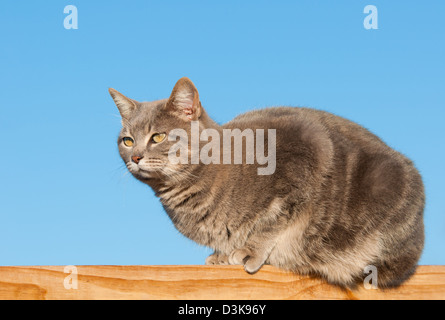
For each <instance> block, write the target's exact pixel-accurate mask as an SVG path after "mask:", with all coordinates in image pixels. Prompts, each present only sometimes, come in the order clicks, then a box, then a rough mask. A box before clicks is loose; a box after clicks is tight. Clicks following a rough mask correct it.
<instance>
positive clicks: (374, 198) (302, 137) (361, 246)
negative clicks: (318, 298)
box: [109, 78, 425, 288]
mask: <svg viewBox="0 0 445 320" xmlns="http://www.w3.org/2000/svg"><path fill="white" fill-rule="evenodd" d="M109 92H110V94H111V96H112V98H113V100H114V102H115V104H116V105H117V107H118V109H119V112H120V114H121V117H122V130H121V132H120V135H119V137H118V140H117V143H118V147H119V153H120V156H121V157H122V159H123V161H124V162H125V164H126V166H127V168H128V170H129V171H130V172H131V173H132V175H133V176H134V177H135V178H137V179H138V180H140V181H142V182H143V183H145V184H147V185H149V186H150V187H151V188H152V189H153V190H154V192H155V195H156V196H157V197H159V199H160V201H161V203H162V205H163V207H164V209H165V211H166V212H167V214H168V215H169V217H170V218H171V220H172V222H173V224H174V226H175V227H176V228H177V229H178V230H179V231H180V232H181V233H182V234H183V235H185V236H186V237H188V238H190V239H192V240H193V241H195V242H197V243H199V244H201V245H204V246H208V247H210V248H212V249H213V250H214V253H213V254H211V255H210V256H209V257H208V258H207V259H206V261H205V263H206V264H208V265H213V264H222V265H224V264H240V265H243V267H244V269H245V271H246V272H248V273H255V272H257V271H258V270H259V269H260V268H261V267H262V266H263V265H264V264H270V265H273V266H276V267H278V268H281V269H284V270H287V271H292V272H295V273H298V274H302V275H310V276H321V277H322V278H324V279H325V280H327V281H328V282H329V283H332V284H334V285H339V286H341V287H345V288H354V287H356V286H357V284H358V283H360V282H361V281H363V278H364V277H365V276H366V274H364V269H365V268H366V267H367V266H374V267H375V268H376V270H377V272H378V273H377V276H378V277H377V279H378V287H380V288H389V287H397V286H399V285H400V284H402V283H403V282H404V281H405V280H407V279H408V278H409V277H410V276H411V275H412V274H413V273H414V272H415V270H416V266H417V263H418V260H419V258H420V255H421V253H422V250H423V245H424V225H423V210H424V204H425V195H424V187H423V183H422V178H421V176H420V174H419V172H418V171H417V170H416V168H415V166H414V165H413V163H412V161H411V160H409V159H407V158H406V157H405V156H403V155H402V154H400V153H398V152H397V151H394V150H393V149H391V148H390V147H388V146H387V145H386V144H385V143H384V142H383V141H382V140H381V139H380V138H378V137H377V136H375V135H374V134H372V133H371V132H369V131H368V130H367V129H365V128H363V127H361V126H360V125H358V124H356V123H354V122H351V121H349V120H346V119H344V118H341V117H339V116H336V115H333V114H331V113H328V112H325V111H319V110H315V109H310V108H302V107H271V108H266V109H262V110H254V111H250V112H247V113H244V114H242V115H240V116H238V117H236V118H235V119H233V120H232V121H230V122H228V123H226V124H223V125H219V124H217V123H216V122H215V121H213V120H212V119H211V118H210V117H209V115H208V114H207V112H206V111H205V110H204V108H203V107H202V104H201V102H200V99H199V94H198V90H197V89H196V87H195V85H194V84H193V83H192V81H190V79H188V78H181V79H180V80H178V82H177V83H176V85H175V86H174V88H173V90H172V93H171V95H170V97H169V98H168V99H164V100H158V101H153V102H137V101H135V100H133V99H130V98H128V97H126V96H124V95H123V94H121V93H119V92H118V91H116V90H114V89H112V88H110V89H109ZM194 121H195V122H198V123H199V130H205V129H214V130H216V132H222V130H223V129H240V130H245V129H251V130H258V129H264V130H266V129H274V130H276V142H275V143H276V160H275V161H276V168H275V171H274V172H273V174H270V175H259V174H258V173H257V168H258V167H259V164H258V163H253V164H246V163H243V164H215V163H209V164H203V163H198V164H196V163H195V164H191V163H186V164H183V163H172V162H171V161H169V158H168V155H169V149H170V148H172V146H173V145H174V144H175V143H176V141H171V140H170V139H168V138H167V136H168V134H169V132H171V131H172V130H174V129H182V130H184V132H186V133H187V134H188V135H189V136H190V131H191V129H190V128H191V123H192V122H194ZM266 143H267V142H266ZM200 146H201V145H200ZM188 147H189V148H190V145H189V146H188Z"/></svg>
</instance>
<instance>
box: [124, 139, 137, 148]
mask: <svg viewBox="0 0 445 320" xmlns="http://www.w3.org/2000/svg"><path fill="white" fill-rule="evenodd" d="M122 140H123V141H124V144H125V145H126V146H127V147H132V146H133V144H134V140H133V139H131V138H130V137H125V138H123V139H122Z"/></svg>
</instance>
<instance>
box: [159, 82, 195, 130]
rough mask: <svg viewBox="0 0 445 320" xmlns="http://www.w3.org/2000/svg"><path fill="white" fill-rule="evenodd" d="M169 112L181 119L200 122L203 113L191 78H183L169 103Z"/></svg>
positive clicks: (177, 83) (174, 89) (176, 86)
mask: <svg viewBox="0 0 445 320" xmlns="http://www.w3.org/2000/svg"><path fill="white" fill-rule="evenodd" d="M166 107H167V110H169V111H171V112H173V113H174V114H176V115H177V116H179V117H180V118H182V119H184V120H187V121H193V120H198V119H199V117H200V116H201V113H202V106H201V102H199V94H198V90H197V89H196V87H195V85H194V84H193V82H192V81H191V80H190V79H189V78H186V77H184V78H181V79H179V80H178V82H176V85H175V87H174V88H173V91H172V93H171V95H170V98H169V99H168V101H167V105H166Z"/></svg>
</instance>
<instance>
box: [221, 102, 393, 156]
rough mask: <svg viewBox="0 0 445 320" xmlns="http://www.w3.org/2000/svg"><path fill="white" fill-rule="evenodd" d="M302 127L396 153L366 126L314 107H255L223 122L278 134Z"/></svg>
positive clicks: (345, 143)
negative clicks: (257, 108)
mask: <svg viewBox="0 0 445 320" xmlns="http://www.w3.org/2000/svg"><path fill="white" fill-rule="evenodd" d="M302 127H304V128H303V129H304V130H308V128H310V129H311V130H310V131H316V133H317V134H319V135H323V136H324V138H325V139H329V140H331V141H332V142H333V143H334V144H335V145H336V146H337V147H340V146H341V147H342V148H346V149H348V148H351V149H361V150H363V151H365V152H367V153H389V154H393V155H394V152H395V151H394V150H392V149H391V148H390V147H388V146H387V145H386V144H385V143H384V142H383V141H382V140H381V139H380V138H379V137H377V136H376V135H375V134H373V133H371V132H370V131H369V130H367V129H366V128H364V127H363V126H361V125H359V124H357V123H355V122H353V121H350V120H348V119H345V118H343V117H340V116H337V115H334V114H332V113H329V112H326V111H322V110H317V109H311V108H303V107H269V108H265V109H259V110H253V111H249V112H246V113H244V114H241V115H239V116H237V117H236V118H234V119H233V120H231V121H230V122H228V123H226V124H224V125H223V128H229V129H234V128H239V129H246V128H251V129H257V128H264V129H269V128H270V129H277V130H278V132H277V134H279V133H280V132H279V131H280V130H281V129H285V130H284V131H285V133H286V134H288V130H289V129H290V130H292V128H294V129H295V130H297V129H299V128H302ZM297 131H298V130H297ZM289 138H291V137H289ZM397 156H398V155H396V157H397Z"/></svg>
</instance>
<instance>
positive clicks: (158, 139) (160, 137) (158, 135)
mask: <svg viewBox="0 0 445 320" xmlns="http://www.w3.org/2000/svg"><path fill="white" fill-rule="evenodd" d="M165 136H166V134H165V133H156V134H154V135H153V136H152V137H151V140H153V142H154V143H159V142H162V141H164V139H165Z"/></svg>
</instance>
